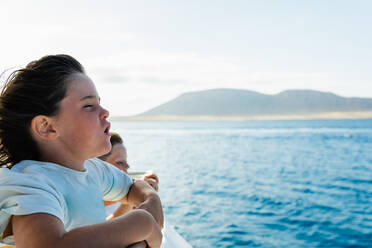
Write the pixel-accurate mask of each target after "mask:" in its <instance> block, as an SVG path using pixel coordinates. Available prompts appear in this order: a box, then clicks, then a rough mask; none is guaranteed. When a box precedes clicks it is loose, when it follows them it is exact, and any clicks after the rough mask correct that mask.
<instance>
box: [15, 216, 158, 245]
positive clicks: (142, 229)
mask: <svg viewBox="0 0 372 248" xmlns="http://www.w3.org/2000/svg"><path fill="white" fill-rule="evenodd" d="M12 225H13V234H14V238H15V243H16V246H17V248H50V247H54V248H66V247H69V248H75V247H76V248H114V247H127V246H129V245H132V244H135V243H138V242H141V241H146V243H147V244H148V246H149V247H151V248H159V247H160V244H161V240H162V234H161V231H160V229H159V226H158V225H157V223H156V222H155V220H154V218H153V217H152V216H151V215H150V214H149V213H148V212H146V211H144V210H141V209H136V210H133V211H131V212H129V213H128V214H126V215H124V216H120V217H117V218H115V219H112V220H110V221H106V222H103V223H99V224H95V225H89V226H84V227H79V228H75V229H73V230H71V231H69V232H66V231H65V229H64V226H63V223H62V222H61V220H60V219H58V218H57V217H55V216H53V215H49V214H30V215H18V216H13V219H12Z"/></svg>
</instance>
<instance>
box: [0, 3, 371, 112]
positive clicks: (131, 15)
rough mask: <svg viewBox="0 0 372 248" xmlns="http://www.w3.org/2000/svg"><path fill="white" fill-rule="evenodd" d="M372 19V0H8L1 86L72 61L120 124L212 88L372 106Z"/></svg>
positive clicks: (0, 51) (2, 15) (2, 17)
mask: <svg viewBox="0 0 372 248" xmlns="http://www.w3.org/2000/svg"><path fill="white" fill-rule="evenodd" d="M371 13H372V1H369V0H365V1H362V0H353V1H350V0H348V1H343V0H337V1H336V0H312V1H305V0H302V1H301V0H224V1H222V0H213V1H212V0H184V1H181V0H158V1H154V0H135V1H130V0H117V1H113V0H105V1H102V0H101V1H98V0H90V1H78V0H64V1H52V0H48V1H46V0H45V1H44V0H32V1H28V0H24V1H17V0H1V1H0V27H1V29H0V30H1V34H0V73H2V77H1V82H4V79H5V78H6V75H7V74H8V73H9V72H11V71H12V70H14V69H18V68H21V67H24V66H25V65H27V63H29V62H30V61H32V60H35V59H39V58H41V57H42V56H44V55H48V54H61V53H64V54H69V55H72V56H73V57H75V58H76V59H78V60H79V61H80V62H81V63H82V64H83V66H84V67H85V69H86V71H87V74H88V76H89V77H90V78H92V80H93V81H94V83H95V85H96V87H97V90H98V92H99V94H100V97H101V103H102V105H103V106H104V107H106V108H107V109H108V110H109V111H110V114H111V116H127V115H134V114H139V113H141V112H144V111H146V110H149V109H151V108H153V107H155V106H157V105H159V104H162V103H165V102H167V101H169V100H171V99H174V98H176V97H177V96H179V95H181V94H182V93H185V92H190V91H199V90H206V89H213V88H235V89H246V90H253V91H258V92H261V93H265V94H277V93H279V92H281V91H284V90H290V89H313V90H319V91H325V92H333V93H335V94H338V95H341V96H345V97H370V98H371V97H372V70H371V65H372V32H371V27H372V15H371Z"/></svg>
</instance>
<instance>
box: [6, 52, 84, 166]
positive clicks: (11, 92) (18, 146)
mask: <svg viewBox="0 0 372 248" xmlns="http://www.w3.org/2000/svg"><path fill="white" fill-rule="evenodd" d="M74 73H84V68H83V66H82V65H81V64H80V63H79V62H78V61H77V60H76V59H74V58H73V57H71V56H69V55H49V56H45V57H42V58H41V59H39V60H35V61H32V62H31V63H29V64H28V65H27V66H26V67H25V68H23V69H20V70H17V71H15V72H13V73H12V74H11V75H10V76H9V78H8V80H7V81H6V83H5V85H4V88H3V90H2V91H1V96H0V166H1V167H8V168H11V167H12V166H13V165H14V164H16V163H18V162H20V161H22V160H25V159H32V160H39V159H40V152H39V149H38V147H37V145H36V142H35V141H34V140H33V138H32V136H31V132H30V125H31V121H32V119H33V118H34V117H35V116H38V115H46V116H53V115H56V114H57V113H58V110H59V103H60V102H61V100H62V99H63V98H64V97H65V95H66V91H67V86H68V82H69V81H70V80H71V79H72V75H73V74H74Z"/></svg>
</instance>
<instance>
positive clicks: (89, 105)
mask: <svg viewBox="0 0 372 248" xmlns="http://www.w3.org/2000/svg"><path fill="white" fill-rule="evenodd" d="M93 107H94V105H93V104H87V105H84V108H87V109H91V108H93Z"/></svg>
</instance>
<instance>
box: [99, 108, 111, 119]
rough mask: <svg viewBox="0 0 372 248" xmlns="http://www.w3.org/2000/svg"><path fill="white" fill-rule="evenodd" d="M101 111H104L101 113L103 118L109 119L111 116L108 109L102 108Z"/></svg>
mask: <svg viewBox="0 0 372 248" xmlns="http://www.w3.org/2000/svg"><path fill="white" fill-rule="evenodd" d="M101 109H102V111H101V118H103V119H107V118H108V117H109V115H110V112H109V111H108V110H107V109H105V108H102V107H101Z"/></svg>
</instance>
